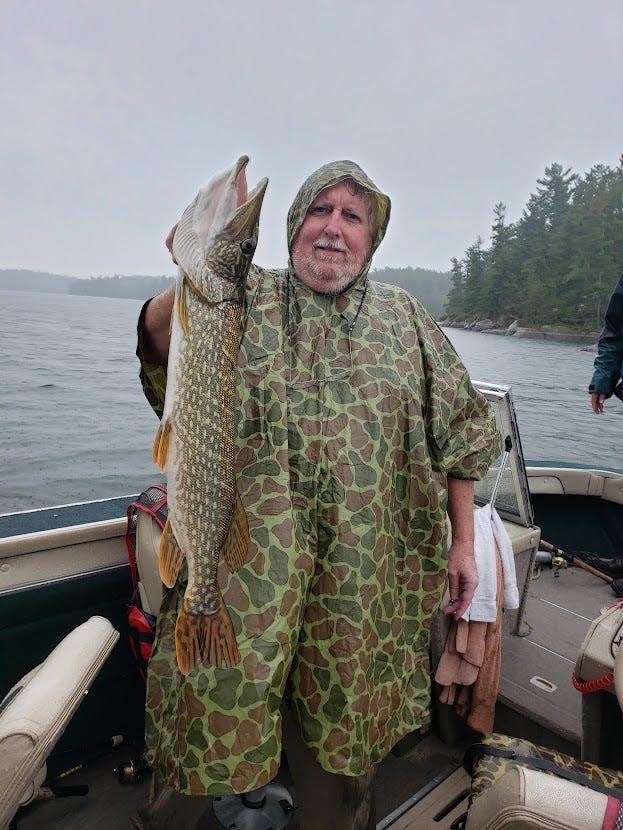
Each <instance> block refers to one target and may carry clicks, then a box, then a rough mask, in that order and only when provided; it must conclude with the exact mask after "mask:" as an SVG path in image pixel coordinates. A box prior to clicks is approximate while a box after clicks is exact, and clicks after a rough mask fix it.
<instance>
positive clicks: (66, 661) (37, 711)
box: [0, 617, 119, 830]
mask: <svg viewBox="0 0 623 830" xmlns="http://www.w3.org/2000/svg"><path fill="white" fill-rule="evenodd" d="M118 639H119V633H118V632H117V631H116V630H115V629H114V628H113V626H112V625H111V624H110V622H109V621H108V620H106V619H104V618H103V617H91V619H89V620H87V622H85V623H83V624H82V625H79V626H78V627H77V628H75V629H74V630H73V631H72V632H71V633H70V634H68V635H67V636H66V637H65V638H64V639H63V640H62V641H61V642H60V643H59V644H58V645H57V646H56V648H55V649H54V650H53V651H52V652H51V653H50V654H49V656H48V657H47V658H46V659H45V660H44V661H43V663H41V664H40V665H39V666H37V667H36V668H34V669H33V670H32V671H31V672H29V673H28V674H27V675H25V676H24V677H23V678H22V680H20V681H19V682H18V683H16V684H15V686H14V687H13V688H12V689H11V690H10V691H9V692H8V694H7V695H6V696H5V698H4V700H3V701H2V702H1V703H0V830H5V828H6V827H8V825H9V823H10V821H11V820H12V819H13V817H14V815H15V813H16V812H17V810H18V808H19V807H20V806H21V805H22V804H27V803H28V802H29V801H30V800H31V799H32V798H33V797H34V795H35V794H36V792H37V790H38V789H39V787H40V786H41V784H42V782H43V780H44V778H45V776H46V766H45V762H46V759H47V757H48V755H49V754H50V752H51V751H52V749H53V748H54V746H55V744H56V742H57V741H58V739H59V738H60V736H61V735H62V733H63V731H64V730H65V727H66V726H67V723H68V722H69V720H70V718H71V717H72V715H73V714H74V712H75V711H76V709H77V708H78V706H79V705H80V702H81V701H82V699H83V698H84V695H85V694H86V693H87V691H88V690H89V686H90V685H91V683H92V682H93V680H94V679H95V677H97V675H98V673H99V671H100V669H101V667H102V666H103V664H104V662H105V661H106V658H107V657H108V655H109V654H110V652H111V650H112V648H113V646H114V645H115V643H116V642H117V640H118Z"/></svg>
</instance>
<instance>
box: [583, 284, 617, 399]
mask: <svg viewBox="0 0 623 830" xmlns="http://www.w3.org/2000/svg"><path fill="white" fill-rule="evenodd" d="M622 368H623V276H621V277H620V278H619V281H618V282H617V284H616V285H615V287H614V291H613V292H612V295H611V297H610V301H609V302H608V308H607V309H606V317H605V320H604V327H603V330H602V332H601V334H600V335H599V343H598V344H597V357H596V358H595V372H594V374H593V377H592V379H591V382H590V385H589V387H588V391H589V392H590V393H591V407H592V410H593V412H594V413H595V415H601V413H602V412H603V411H604V401H605V400H606V398H609V397H611V395H612V393H613V392H614V390H615V388H616V386H617V384H618V382H619V380H620V379H621V369H622ZM615 394H616V393H615Z"/></svg>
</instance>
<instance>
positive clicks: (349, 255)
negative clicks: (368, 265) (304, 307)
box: [292, 182, 372, 294]
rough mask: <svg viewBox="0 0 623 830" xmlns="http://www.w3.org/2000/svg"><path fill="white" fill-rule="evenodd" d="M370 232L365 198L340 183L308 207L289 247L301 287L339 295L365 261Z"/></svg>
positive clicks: (370, 243) (368, 247)
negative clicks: (290, 247) (301, 283)
mask: <svg viewBox="0 0 623 830" xmlns="http://www.w3.org/2000/svg"><path fill="white" fill-rule="evenodd" d="M371 245H372V230H371V229H370V222H369V218H368V204H367V202H366V200H365V198H364V197H363V196H361V195H358V194H353V193H351V191H350V189H349V186H348V184H346V183H345V182H340V183H339V184H336V185H334V186H333V187H327V188H326V189H325V190H323V191H321V192H320V193H319V194H318V196H316V198H315V199H314V201H313V202H312V204H311V205H310V207H309V209H308V211H307V214H306V216H305V219H304V220H303V224H302V225H301V227H300V228H299V231H298V233H297V235H296V239H295V240H294V245H293V247H292V264H293V265H294V270H295V271H296V274H297V276H298V277H299V279H300V280H302V281H303V282H304V283H305V285H307V286H309V288H311V289H312V290H313V291H318V292H319V293H320V294H339V293H340V291H343V290H344V289H345V288H347V287H348V286H349V285H350V284H351V283H352V282H353V280H354V279H355V277H356V276H357V274H358V273H359V271H360V270H361V268H362V267H363V265H364V263H365V262H366V261H367V259H368V256H369V253H370V247H371Z"/></svg>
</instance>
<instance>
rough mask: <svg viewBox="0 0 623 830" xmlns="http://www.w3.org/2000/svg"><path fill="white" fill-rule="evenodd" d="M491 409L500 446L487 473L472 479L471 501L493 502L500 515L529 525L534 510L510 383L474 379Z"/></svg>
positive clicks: (526, 525) (511, 520)
mask: <svg viewBox="0 0 623 830" xmlns="http://www.w3.org/2000/svg"><path fill="white" fill-rule="evenodd" d="M474 386H476V388H477V389H479V390H480V391H481V392H482V393H483V395H484V396H485V397H486V399H487V400H488V401H489V404H490V406H491V407H492V409H493V411H494V412H495V418H496V421H497V425H498V429H499V431H500V434H501V435H502V438H503V441H504V450H503V451H502V453H501V455H500V456H499V458H497V459H496V460H495V461H494V462H493V464H492V465H491V467H490V468H489V471H488V473H487V475H486V476H485V477H484V478H483V479H482V480H481V481H477V482H476V486H475V501H476V503H477V504H478V505H484V504H487V503H489V502H491V501H493V506H494V507H495V509H496V510H497V512H498V513H499V514H500V516H501V517H502V518H503V519H507V520H508V521H510V522H514V523H516V524H520V525H523V526H524V527H531V526H532V525H533V524H534V510H533V508H532V501H531V499H530V490H529V487H528V476H527V474H526V465H525V462H524V456H523V452H522V449H521V439H520V437H519V428H518V426H517V417H516V415H515V407H514V406H513V398H512V394H511V387H510V386H500V385H497V384H492V383H485V382H483V381H475V382H474Z"/></svg>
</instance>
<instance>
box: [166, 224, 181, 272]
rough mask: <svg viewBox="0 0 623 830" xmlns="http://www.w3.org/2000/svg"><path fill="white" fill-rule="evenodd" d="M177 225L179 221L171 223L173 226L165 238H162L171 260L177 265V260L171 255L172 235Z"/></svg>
mask: <svg viewBox="0 0 623 830" xmlns="http://www.w3.org/2000/svg"><path fill="white" fill-rule="evenodd" d="M178 225H179V222H176V223H175V225H173V227H172V228H171V230H170V231H169V233H168V236H167V238H166V239H165V240H164V244H165V245H166V246H167V248H168V249H169V253H170V254H171V259H172V260H173V262H174V263H175V264H176V265H177V260H176V259H175V257H174V256H173V237H174V236H175V231H176V230H177V226H178Z"/></svg>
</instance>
